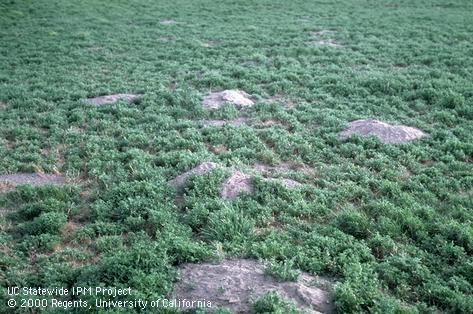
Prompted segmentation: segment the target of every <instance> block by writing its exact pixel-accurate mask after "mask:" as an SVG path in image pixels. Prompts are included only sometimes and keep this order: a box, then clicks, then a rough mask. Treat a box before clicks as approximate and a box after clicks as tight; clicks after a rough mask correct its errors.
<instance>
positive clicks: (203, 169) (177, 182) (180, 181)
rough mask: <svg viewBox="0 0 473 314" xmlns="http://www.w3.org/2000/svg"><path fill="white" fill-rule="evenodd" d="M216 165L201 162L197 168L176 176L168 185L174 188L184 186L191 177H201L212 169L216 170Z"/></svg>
mask: <svg viewBox="0 0 473 314" xmlns="http://www.w3.org/2000/svg"><path fill="white" fill-rule="evenodd" d="M217 167H218V165H217V164H216V163H214V162H207V161H206V162H203V163H201V164H199V165H198V166H196V167H194V168H192V169H191V170H189V171H187V172H184V173H183V174H181V175H179V176H177V177H176V178H174V179H173V180H171V181H169V184H170V185H171V186H173V187H175V188H180V187H182V186H183V185H184V183H185V182H186V180H187V179H188V178H189V177H190V176H192V175H203V174H205V173H207V172H209V171H212V170H213V169H215V168H217Z"/></svg>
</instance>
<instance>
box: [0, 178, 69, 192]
mask: <svg viewBox="0 0 473 314" xmlns="http://www.w3.org/2000/svg"><path fill="white" fill-rule="evenodd" d="M64 184H66V179H65V178H64V177H63V176H61V175H57V174H43V173H13V174H4V175H0V192H2V191H8V190H10V189H12V188H14V187H16V186H18V185H31V186H43V185H64Z"/></svg>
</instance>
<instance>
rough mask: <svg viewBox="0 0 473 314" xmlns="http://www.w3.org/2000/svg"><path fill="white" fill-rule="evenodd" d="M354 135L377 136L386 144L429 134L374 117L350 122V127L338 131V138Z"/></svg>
mask: <svg viewBox="0 0 473 314" xmlns="http://www.w3.org/2000/svg"><path fill="white" fill-rule="evenodd" d="M352 135H359V136H362V137H370V136H375V137H377V138H378V139H379V140H380V141H381V142H382V143H385V144H401V143H405V142H409V141H412V140H415V139H418V138H421V137H424V136H427V134H426V133H424V132H422V131H421V130H419V129H416V128H413V127H409V126H405V125H391V124H388V123H385V122H381V121H378V120H372V119H368V120H355V121H352V122H350V123H349V124H348V128H346V129H345V130H343V131H341V132H340V133H338V138H339V139H340V140H345V139H347V138H348V137H350V136H352Z"/></svg>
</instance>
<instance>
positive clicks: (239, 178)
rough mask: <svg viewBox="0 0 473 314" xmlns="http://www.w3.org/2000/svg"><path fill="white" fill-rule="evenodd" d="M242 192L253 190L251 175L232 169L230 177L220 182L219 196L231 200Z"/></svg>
mask: <svg viewBox="0 0 473 314" xmlns="http://www.w3.org/2000/svg"><path fill="white" fill-rule="evenodd" d="M242 192H247V193H252V192H253V185H252V183H251V176H250V175H248V174H246V173H243V172H241V171H233V173H232V174H231V175H230V177H228V178H227V180H225V182H224V183H223V184H222V187H221V189H220V196H221V197H222V198H223V199H226V200H233V199H235V198H237V197H238V195H240V193H242Z"/></svg>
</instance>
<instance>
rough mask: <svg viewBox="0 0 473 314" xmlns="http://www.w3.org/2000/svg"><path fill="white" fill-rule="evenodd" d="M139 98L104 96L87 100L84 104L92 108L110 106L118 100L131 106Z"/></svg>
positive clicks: (125, 95)
mask: <svg viewBox="0 0 473 314" xmlns="http://www.w3.org/2000/svg"><path fill="white" fill-rule="evenodd" d="M140 97H141V95H135V94H113V95H104V96H99V97H94V98H87V99H86V100H85V102H86V103H87V104H89V105H93V106H103V105H111V104H114V103H116V102H117V101H119V100H121V101H124V102H127V103H130V104H131V103H133V102H135V101H137V100H138V99H139V98H140Z"/></svg>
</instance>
